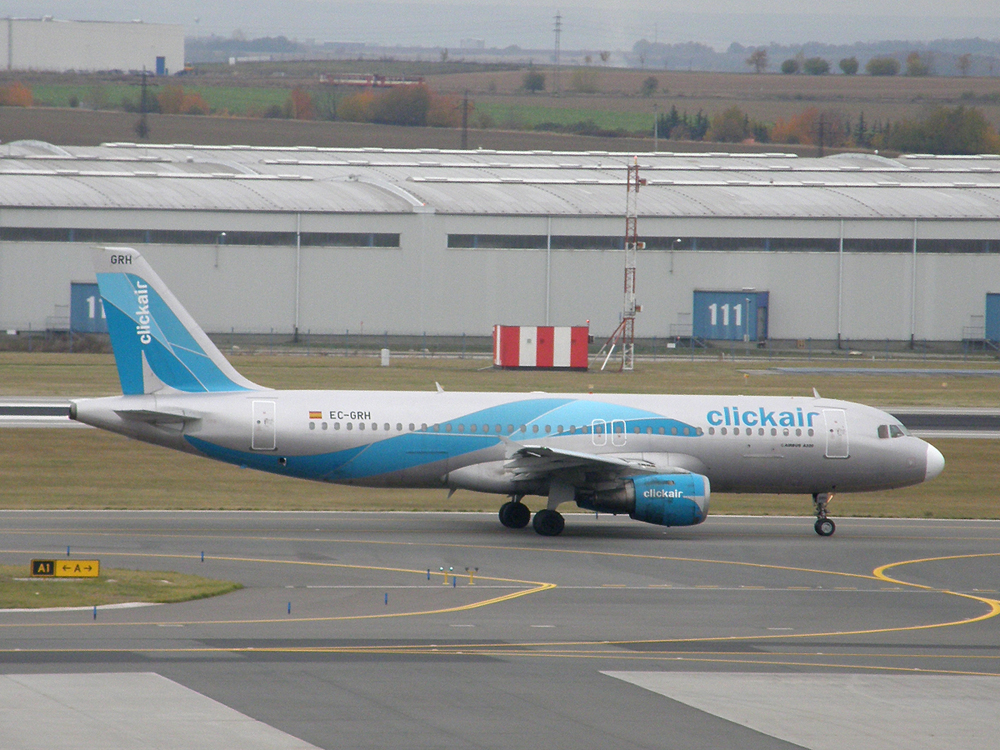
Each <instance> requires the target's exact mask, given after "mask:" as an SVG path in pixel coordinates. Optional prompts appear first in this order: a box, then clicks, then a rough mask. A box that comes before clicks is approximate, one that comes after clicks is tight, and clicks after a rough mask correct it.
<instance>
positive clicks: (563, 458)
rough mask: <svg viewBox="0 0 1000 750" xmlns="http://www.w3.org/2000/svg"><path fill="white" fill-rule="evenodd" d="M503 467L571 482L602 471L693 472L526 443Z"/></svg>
mask: <svg viewBox="0 0 1000 750" xmlns="http://www.w3.org/2000/svg"><path fill="white" fill-rule="evenodd" d="M507 458H508V460H507V463H506V464H504V468H505V469H506V470H507V471H509V472H511V473H512V474H514V475H515V476H516V477H517V478H518V479H525V480H532V479H544V478H547V477H551V476H564V477H567V479H568V480H569V481H570V482H571V483H575V482H573V481H572V477H573V475H576V476H577V477H579V476H580V475H581V474H583V475H586V474H595V473H596V474H599V475H601V476H602V477H603V478H611V477H618V476H627V475H630V474H690V473H691V472H689V471H688V470H687V469H683V468H680V467H675V468H672V469H670V468H667V469H664V467H662V466H657V465H655V464H653V463H651V462H650V461H646V460H643V459H641V458H630V457H620V456H608V455H599V454H596V453H583V452H578V451H568V450H562V449H560V448H549V447H544V446H540V445H525V446H521V447H520V448H518V449H517V450H515V451H513V453H511V454H510V455H509V456H508V457H507Z"/></svg>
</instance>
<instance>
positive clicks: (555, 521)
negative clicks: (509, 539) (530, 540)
mask: <svg viewBox="0 0 1000 750" xmlns="http://www.w3.org/2000/svg"><path fill="white" fill-rule="evenodd" d="M521 497H522V496H521V495H515V496H514V497H513V499H512V500H510V501H508V502H506V503H504V504H503V505H501V506H500V523H502V524H503V525H504V526H506V527H507V528H508V529H523V528H524V527H525V526H527V525H528V521H529V520H530V521H531V527H532V528H533V529H534V530H535V531H536V532H537V533H539V534H541V535H542V536H559V535H560V534H561V533H562V531H563V529H564V528H565V527H566V519H564V518H563V516H562V513H560V512H559V511H556V510H551V509H549V508H543V509H542V510H540V511H538V512H537V513H535V517H534V519H532V517H531V511H530V510H528V506H527V505H525V504H524V503H522V502H521Z"/></svg>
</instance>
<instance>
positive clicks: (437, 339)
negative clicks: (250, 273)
mask: <svg viewBox="0 0 1000 750" xmlns="http://www.w3.org/2000/svg"><path fill="white" fill-rule="evenodd" d="M208 336H209V338H210V339H211V340H212V341H213V342H214V343H215V345H216V346H218V347H219V349H220V350H221V351H222V352H223V353H225V354H227V355H229V356H244V355H274V356H279V355H292V356H326V357H338V356H340V357H379V356H380V354H381V351H382V350H383V349H388V350H389V352H390V355H391V356H392V357H405V358H415V357H446V358H457V359H477V360H492V357H493V339H492V336H469V335H466V334H458V335H431V334H392V333H389V332H388V331H385V332H382V333H378V334H373V333H363V334H362V333H352V332H350V331H345V332H344V333H337V334H333V333H312V332H311V331H304V332H303V331H300V332H299V335H298V336H295V335H294V334H292V333H290V332H287V331H282V332H278V331H269V332H267V333H260V332H249V331H246V332H240V331H236V330H235V329H232V330H230V331H229V332H222V333H218V332H216V333H209V334H208ZM604 342H605V338H604V337H601V336H594V342H593V343H592V344H591V345H590V347H589V353H590V360H591V367H595V366H596V367H600V364H601V361H603V359H604V356H605V355H606V354H607V352H606V351H605V352H604V354H602V355H601V357H600V358H599V359H598V357H597V355H598V352H599V351H600V350H601V347H602V345H603V344H604ZM0 351H23V352H76V353H108V354H110V353H111V343H110V339H109V337H108V335H107V334H101V333H74V332H72V331H68V330H32V329H30V328H28V329H12V328H8V329H2V328H0ZM619 351H620V350H619V349H617V348H616V350H615V351H614V352H613V353H612V355H611V358H610V360H609V366H612V365H613V363H614V361H615V357H616V356H619V359H620V355H619V354H618V352H619ZM635 356H636V358H638V359H655V360H669V359H682V358H688V359H699V360H704V359H717V360H725V359H750V360H755V361H760V360H769V359H777V358H780V359H803V360H811V359H813V358H817V359H820V358H821V359H831V358H833V359H845V360H857V361H862V360H868V361H872V360H876V361H877V360H893V359H895V360H908V361H913V360H921V359H923V360H929V359H962V360H977V359H978V360H996V359H1000V342H990V341H980V340H977V341H970V340H962V341H926V340H914V341H909V340H906V341H899V340H891V339H885V340H847V339H842V340H841V341H840V342H837V341H836V340H819V339H816V340H814V339H768V340H766V341H760V342H758V341H750V342H743V341H704V340H700V339H695V338H692V337H650V338H637V339H636V340H635ZM595 362H596V365H595Z"/></svg>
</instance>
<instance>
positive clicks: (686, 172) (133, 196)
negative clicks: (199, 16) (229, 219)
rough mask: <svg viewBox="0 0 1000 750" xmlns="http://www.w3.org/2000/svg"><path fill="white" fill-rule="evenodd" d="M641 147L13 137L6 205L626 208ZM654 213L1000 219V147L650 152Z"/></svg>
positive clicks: (646, 210)
mask: <svg viewBox="0 0 1000 750" xmlns="http://www.w3.org/2000/svg"><path fill="white" fill-rule="evenodd" d="M634 158H635V157H634V156H633V155H631V154H625V153H609V152H559V153H552V152H529V151H508V152H498V151H486V150H476V151H442V150H436V149H419V150H387V149H376V148H365V149H339V148H316V147H293V148H282V147H266V148H261V147H250V146H191V145H187V144H175V145H141V144H140V145H137V144H124V143H119V144H105V145H103V146H99V147H75V146H67V147H55V146H51V145H49V144H45V143H41V142H38V141H21V142H15V143H9V144H5V145H4V148H2V149H0V206H4V207H14V206H17V207H31V208H34V207H37V208H112V209H114V208H122V209H152V210H157V209H164V210H178V209H179V210H220V211H276V212H330V213H408V212H411V211H435V212H438V213H443V214H486V215H543V216H559V215H589V216H620V215H622V213H623V211H624V208H625V172H626V167H627V165H628V164H630V163H631V162H632V160H633V159H634ZM638 161H639V165H640V170H641V175H642V176H643V177H644V178H645V179H646V180H647V181H648V183H647V185H646V186H644V187H643V188H642V190H641V192H640V197H639V201H638V206H639V213H640V215H642V216H647V217H667V218H669V217H681V216H683V217H702V216H704V217H735V218H751V217H767V218H909V217H921V218H942V219H944V218H950V219H998V218H1000V157H995V156H983V157H935V156H927V155H913V156H907V157H902V158H900V159H887V158H885V157H881V156H877V155H872V154H839V155H836V156H829V157H825V158H802V157H795V156H791V155H788V154H714V153H710V154H692V153H683V154H680V153H677V154H675V153H658V154H651V153H644V154H640V155H639V156H638Z"/></svg>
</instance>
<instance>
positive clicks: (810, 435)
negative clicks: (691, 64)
mask: <svg viewBox="0 0 1000 750" xmlns="http://www.w3.org/2000/svg"><path fill="white" fill-rule="evenodd" d="M761 432H763V430H761ZM815 434H816V433H815V432H813V428H812V427H810V428H809V437H812V436H813V435H815Z"/></svg>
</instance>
